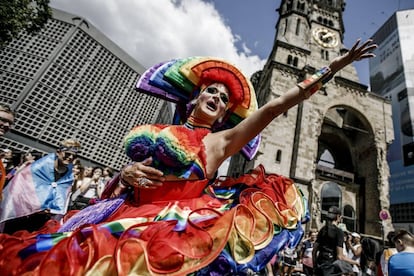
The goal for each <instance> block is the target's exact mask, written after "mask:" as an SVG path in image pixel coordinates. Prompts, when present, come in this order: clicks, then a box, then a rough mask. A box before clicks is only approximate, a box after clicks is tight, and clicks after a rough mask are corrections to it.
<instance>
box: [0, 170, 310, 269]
mask: <svg viewBox="0 0 414 276" xmlns="http://www.w3.org/2000/svg"><path fill="white" fill-rule="evenodd" d="M164 186H165V185H164ZM308 220H309V211H308V204H307V200H306V198H305V197H304V196H303V193H302V192H301V190H300V189H299V188H298V187H297V186H296V185H294V183H293V181H292V180H291V179H288V178H286V177H283V176H280V175H276V174H266V173H265V171H264V168H263V167H262V166H259V167H257V168H256V169H255V170H254V171H252V172H251V173H249V174H245V175H243V176H241V177H239V178H219V179H217V180H216V181H215V182H214V184H213V185H210V186H208V187H207V188H206V189H205V193H204V194H203V195H201V196H200V197H197V198H192V199H184V200H170V201H159V202H153V203H151V204H143V205H136V204H135V203H134V202H133V201H131V200H129V198H128V197H127V195H124V196H123V197H119V198H116V199H105V200H102V201H99V202H97V203H96V204H94V205H91V206H89V207H87V208H85V209H83V210H81V211H79V212H78V213H76V214H75V215H73V216H71V217H70V218H68V219H67V220H66V221H65V222H64V223H63V225H60V224H57V223H56V222H49V224H48V225H47V227H46V228H44V229H42V230H40V231H39V232H38V233H28V232H24V231H21V232H16V233H15V234H14V235H7V234H0V271H2V275H22V274H25V273H26V274H25V275H188V274H191V275H247V274H249V273H251V272H258V271H261V270H262V269H264V268H265V266H266V265H267V263H269V262H270V261H271V259H272V258H273V257H274V256H275V255H276V254H278V252H279V251H280V250H281V249H283V248H284V247H286V245H287V246H290V247H296V246H297V245H298V243H299V242H300V240H301V239H302V237H303V233H304V231H303V228H302V224H303V223H306V222H307V221H308Z"/></svg>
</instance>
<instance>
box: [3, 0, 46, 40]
mask: <svg viewBox="0 0 414 276" xmlns="http://www.w3.org/2000/svg"><path fill="white" fill-rule="evenodd" d="M49 1H50V0H1V1H0V47H3V46H4V45H6V44H7V43H8V42H10V41H12V40H13V39H14V38H17V37H18V36H19V34H20V33H21V32H22V31H26V32H27V33H29V34H35V33H36V32H38V31H39V30H41V29H42V28H43V26H44V25H45V24H46V23H47V21H48V20H49V19H50V18H51V17H52V10H51V9H50V7H49Z"/></svg>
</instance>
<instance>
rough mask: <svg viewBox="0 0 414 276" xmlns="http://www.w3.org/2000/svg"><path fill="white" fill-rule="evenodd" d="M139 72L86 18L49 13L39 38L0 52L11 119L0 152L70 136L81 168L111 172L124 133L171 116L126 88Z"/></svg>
mask: <svg viewBox="0 0 414 276" xmlns="http://www.w3.org/2000/svg"><path fill="white" fill-rule="evenodd" d="M143 72H144V68H143V67H142V66H141V65H140V64H139V63H138V62H137V61H136V60H134V59H133V58H132V57H130V56H129V55H128V54H126V53H125V52H124V51H123V50H122V49H120V48H119V47H118V46H117V45H115V44H114V43H113V42H112V41H110V40H109V39H108V38H107V37H106V36H105V35H104V34H102V33H101V32H100V31H99V30H98V29H96V28H95V27H94V26H92V25H91V24H90V23H89V22H88V21H87V20H85V19H82V18H79V17H77V16H76V15H72V14H68V13H66V12H63V11H59V10H56V9H54V10H53V19H52V20H50V21H49V22H48V23H47V25H46V27H45V28H44V29H43V30H42V31H41V32H40V33H38V34H37V35H35V36H30V35H27V34H24V33H23V34H22V35H21V37H20V38H19V39H16V40H14V41H13V42H11V43H10V44H9V45H7V46H6V47H4V48H3V49H1V50H0V102H2V103H5V104H9V105H11V106H12V108H13V109H14V110H15V111H16V115H17V116H16V124H15V127H14V129H13V130H12V131H11V133H9V134H7V135H6V136H5V139H3V140H2V141H1V144H2V147H9V148H12V149H13V150H15V151H23V152H24V151H27V150H29V149H36V150H39V151H41V152H52V151H54V148H55V147H56V146H57V145H58V143H59V141H61V140H64V139H67V138H76V139H78V140H79V141H80V142H81V144H82V150H81V154H80V158H81V159H83V160H84V161H85V162H86V163H90V164H91V165H101V166H110V167H112V168H114V169H119V168H120V166H121V165H122V164H124V163H126V162H127V161H128V160H127V157H126V156H125V154H124V152H123V137H124V136H125V134H126V133H127V132H128V131H129V130H130V129H131V128H132V127H133V126H135V125H139V124H143V123H152V122H155V121H157V120H165V118H167V117H171V115H170V114H171V109H170V108H167V109H164V108H162V107H163V106H164V105H165V103H164V102H163V101H161V100H159V99H156V98H154V97H150V96H147V95H144V94H141V93H138V92H136V91H135V90H134V85H135V83H136V81H137V79H138V78H139V76H140V74H142V73H143ZM160 110H164V113H163V114H160ZM166 111H168V112H167V114H165V112H166Z"/></svg>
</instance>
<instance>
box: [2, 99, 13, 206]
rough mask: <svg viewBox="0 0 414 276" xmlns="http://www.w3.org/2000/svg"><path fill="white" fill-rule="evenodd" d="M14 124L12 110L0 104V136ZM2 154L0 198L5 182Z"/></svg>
mask: <svg viewBox="0 0 414 276" xmlns="http://www.w3.org/2000/svg"><path fill="white" fill-rule="evenodd" d="M13 124H14V112H13V111H12V110H11V109H10V107H9V106H7V105H4V104H0V137H3V136H4V134H6V132H8V131H9V130H10V128H11V127H12V126H13ZM2 159H3V154H0V200H1V199H2V192H3V187H4V185H5V183H6V175H7V173H6V168H5V167H4V164H3V161H2Z"/></svg>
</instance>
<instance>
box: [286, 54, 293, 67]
mask: <svg viewBox="0 0 414 276" xmlns="http://www.w3.org/2000/svg"><path fill="white" fill-rule="evenodd" d="M292 59H293V58H292V56H291V55H288V59H287V63H288V64H289V65H291V64H292Z"/></svg>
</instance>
